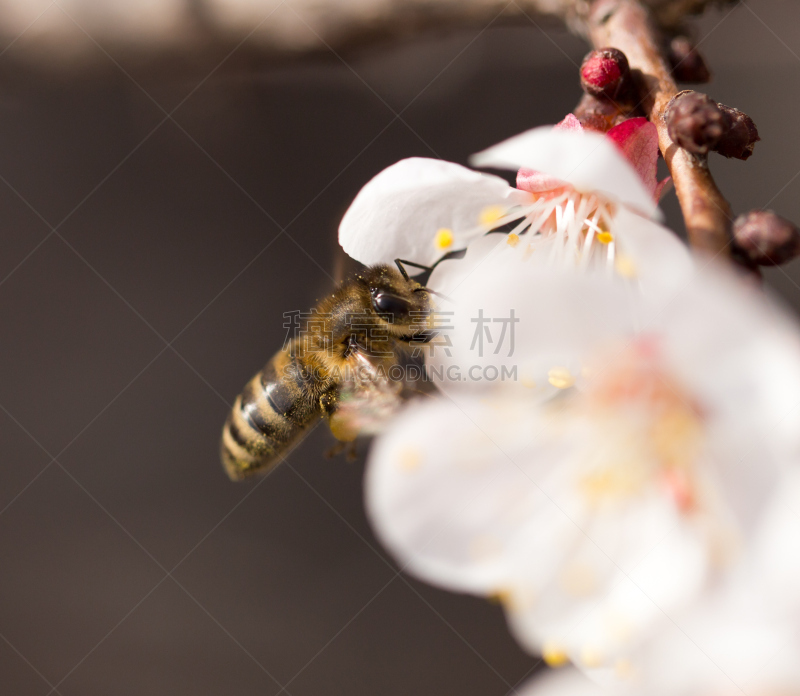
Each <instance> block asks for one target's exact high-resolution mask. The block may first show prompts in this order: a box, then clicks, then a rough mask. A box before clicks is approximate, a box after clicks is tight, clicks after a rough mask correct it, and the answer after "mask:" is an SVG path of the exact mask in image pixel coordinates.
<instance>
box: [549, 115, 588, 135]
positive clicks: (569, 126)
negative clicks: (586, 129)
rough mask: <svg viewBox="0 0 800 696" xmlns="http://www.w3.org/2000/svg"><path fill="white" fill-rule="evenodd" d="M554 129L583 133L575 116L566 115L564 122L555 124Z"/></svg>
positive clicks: (581, 126)
mask: <svg viewBox="0 0 800 696" xmlns="http://www.w3.org/2000/svg"><path fill="white" fill-rule="evenodd" d="M554 128H558V129H559V130H568V131H579V132H580V131H583V124H582V123H581V122H580V121H579V120H578V117H577V116H575V114H567V115H566V116H564V120H563V121H561V122H560V123H556V125H555V126H554Z"/></svg>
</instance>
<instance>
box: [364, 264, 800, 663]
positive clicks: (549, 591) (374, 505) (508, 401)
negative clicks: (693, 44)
mask: <svg viewBox="0 0 800 696" xmlns="http://www.w3.org/2000/svg"><path fill="white" fill-rule="evenodd" d="M495 270H496V273H493V274H489V275H488V276H486V277H484V279H483V283H482V286H483V290H482V291H481V289H480V288H478V287H477V286H472V287H470V288H468V289H467V290H466V291H465V292H463V293H462V294H461V295H460V296H459V299H461V300H462V302H461V304H460V305H459V306H460V307H461V310H462V314H461V315H457V317H460V320H459V322H458V323H457V324H456V326H455V327H454V330H455V333H457V334H458V333H464V332H466V333H467V334H469V333H470V332H474V326H475V325H474V324H473V325H472V326H470V325H469V320H467V325H466V326H463V325H462V324H463V321H464V319H465V317H467V316H468V315H469V313H470V312H477V311H478V310H479V309H483V310H485V314H484V316H489V317H492V316H495V317H496V316H500V315H501V314H502V315H503V316H507V315H508V314H509V312H510V310H514V311H515V312H516V317H517V318H518V319H519V323H518V325H517V326H518V330H517V334H516V343H515V346H514V355H513V356H512V357H510V358H509V357H508V356H507V355H503V356H502V360H500V359H499V357H498V356H497V355H495V354H494V353H493V354H492V355H491V356H490V357H486V356H484V360H483V362H477V363H476V364H478V366H479V372H481V373H482V374H483V375H486V374H487V371H488V370H489V369H490V367H491V366H492V365H494V367H495V368H496V369H497V371H498V372H499V371H500V369H502V368H503V367H505V368H506V369H507V370H508V371H509V372H510V371H512V368H514V367H515V366H517V367H518V368H519V370H520V374H519V375H518V379H509V380H507V381H506V382H503V383H500V382H498V381H494V382H493V383H491V384H490V385H487V388H486V389H479V388H477V386H475V385H474V384H473V387H472V388H470V389H467V390H464V391H463V392H460V393H455V392H453V394H448V395H447V396H446V397H442V398H440V399H438V400H435V401H432V402H430V403H428V404H425V405H416V404H415V405H414V407H413V408H409V409H408V410H407V411H406V412H405V413H404V414H402V415H401V416H400V417H399V418H398V419H397V421H396V422H394V423H393V424H392V426H391V427H390V428H389V429H388V430H387V432H385V433H384V435H383V436H381V437H380V438H379V439H378V440H377V442H376V444H375V446H374V447H373V450H372V454H371V458H370V462H369V468H368V473H367V488H366V495H367V506H368V510H369V513H370V516H371V519H372V522H373V524H374V526H375V528H376V530H377V533H378V534H379V536H380V538H381V539H382V540H383V541H384V542H385V543H386V545H387V546H388V548H389V549H390V550H391V551H392V552H393V553H394V554H395V555H396V556H397V558H398V559H399V561H400V562H401V564H402V565H403V566H404V567H407V568H408V569H409V570H410V571H411V572H413V573H415V574H416V575H418V576H419V577H421V578H423V579H426V580H428V581H430V582H433V583H435V584H438V585H441V586H443V587H447V588H450V589H453V590H457V591H464V592H471V593H475V594H480V595H494V596H496V597H498V598H500V599H501V600H502V601H503V603H504V605H505V607H506V609H507V614H508V617H509V622H510V625H511V627H512V630H513V631H514V633H515V635H516V636H517V637H518V639H519V640H520V641H521V642H522V643H523V644H524V645H525V646H527V647H528V648H529V649H531V650H533V651H541V652H542V654H543V655H544V657H545V659H546V660H547V661H548V662H550V663H551V664H563V663H565V662H566V661H568V660H572V661H574V662H575V663H576V664H578V665H579V666H581V667H583V668H585V669H613V668H614V666H615V665H618V664H622V663H620V660H623V659H624V658H625V657H626V656H627V655H629V654H630V653H631V650H632V646H635V645H637V643H638V642H639V641H641V640H642V639H643V637H644V636H646V635H647V634H648V633H649V632H650V631H651V630H652V629H653V627H654V626H655V625H657V624H658V623H660V622H662V621H663V620H664V617H670V616H672V615H673V614H674V613H675V612H678V611H680V610H681V609H682V608H684V607H686V606H690V604H691V602H692V600H694V599H695V598H696V597H698V596H699V595H700V594H701V593H702V592H704V591H706V590H707V589H708V588H709V587H711V586H713V585H714V584H715V583H718V582H720V581H721V580H723V579H724V578H725V577H726V576H727V574H729V573H730V572H732V568H734V567H735V564H736V561H737V559H738V558H739V557H740V552H741V549H742V548H743V547H744V545H745V543H746V541H747V539H748V538H749V537H750V536H751V535H752V534H753V531H754V529H755V528H756V524H757V523H758V522H759V521H761V520H762V518H763V517H764V515H765V510H766V508H767V503H768V501H769V500H770V499H771V498H772V496H773V495H774V492H775V489H776V486H777V485H778V482H779V480H780V477H781V475H782V473H781V472H782V471H783V470H784V469H785V468H786V467H787V466H788V463H789V462H793V461H795V460H796V459H797V456H798V453H799V452H800V413H799V412H798V408H797V407H798V402H799V401H800V341H798V336H797V334H796V330H795V328H794V326H793V324H792V323H791V322H790V321H789V320H788V319H787V318H786V317H785V316H784V315H783V314H782V312H781V311H780V310H778V309H776V308H775V307H774V306H773V305H772V304H770V303H768V302H767V301H766V300H765V299H764V298H763V297H761V296H760V295H758V294H757V293H756V292H755V291H751V290H748V289H746V288H743V287H741V286H740V284H739V283H738V281H736V280H735V279H732V278H728V277H726V276H721V275H719V274H718V273H716V272H715V273H711V272H710V271H709V269H705V271H704V276H703V277H701V276H700V275H699V274H697V275H692V276H691V279H690V280H689V281H687V282H685V285H684V287H683V288H682V289H681V290H680V291H675V292H674V294H673V295H672V296H671V298H670V299H669V301H666V300H665V299H664V297H658V298H655V297H651V296H646V295H642V294H640V293H632V292H631V291H630V287H629V285H628V284H626V283H624V282H623V281H621V280H620V279H613V278H611V279H609V278H600V277H598V276H593V275H587V276H582V275H578V276H576V275H574V274H563V273H560V274H548V273H546V272H542V273H537V274H530V273H524V272H520V269H519V267H511V268H507V269H503V268H502V267H500V266H498V267H495ZM456 344H458V345H460V346H462V347H463V346H464V345H465V342H464V341H463V340H457V341H456ZM458 360H463V361H465V362H461V363H460V364H461V365H463V366H464V367H466V366H467V365H469V364H470V363H469V356H468V355H467V354H466V353H464V352H463V348H462V353H460V354H459V357H458ZM484 383H486V380H484ZM542 385H547V387H548V389H549V390H550V393H552V392H553V391H556V392H558V398H555V399H550V400H549V401H547V402H545V403H542V402H541V400H540V399H537V398H536V394H537V389H539V388H540V387H541V386H542Z"/></svg>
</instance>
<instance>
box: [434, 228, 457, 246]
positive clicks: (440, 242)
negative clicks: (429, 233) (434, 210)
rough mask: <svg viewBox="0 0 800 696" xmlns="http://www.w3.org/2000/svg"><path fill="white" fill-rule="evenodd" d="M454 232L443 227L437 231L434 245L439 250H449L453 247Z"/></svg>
mask: <svg viewBox="0 0 800 696" xmlns="http://www.w3.org/2000/svg"><path fill="white" fill-rule="evenodd" d="M453 239H454V238H453V230H451V229H450V228H449V227H442V228H440V229H438V230H437V231H436V236H435V237H434V238H433V243H434V244H435V245H436V248H437V249H449V248H450V247H451V246H453Z"/></svg>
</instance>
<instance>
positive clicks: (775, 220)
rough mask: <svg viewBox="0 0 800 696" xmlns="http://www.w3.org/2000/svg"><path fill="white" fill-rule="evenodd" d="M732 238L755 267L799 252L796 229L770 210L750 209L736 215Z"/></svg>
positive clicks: (773, 262) (798, 236) (775, 262)
mask: <svg viewBox="0 0 800 696" xmlns="http://www.w3.org/2000/svg"><path fill="white" fill-rule="evenodd" d="M733 241H734V244H735V246H736V247H737V248H738V249H739V250H740V251H741V253H742V254H743V255H744V256H745V257H746V258H747V259H749V260H750V261H751V262H753V263H755V264H758V265H759V266H777V265H778V264H782V263H786V262H787V261H791V260H792V259H793V258H795V257H796V256H797V255H798V254H800V230H798V229H797V227H795V226H794V225H793V224H792V223H791V222H789V221H788V220H787V219H785V218H782V217H781V216H780V215H776V214H775V213H773V212H772V211H771V210H753V211H751V212H749V213H745V214H744V215H740V216H739V217H738V218H736V220H735V221H734V223H733Z"/></svg>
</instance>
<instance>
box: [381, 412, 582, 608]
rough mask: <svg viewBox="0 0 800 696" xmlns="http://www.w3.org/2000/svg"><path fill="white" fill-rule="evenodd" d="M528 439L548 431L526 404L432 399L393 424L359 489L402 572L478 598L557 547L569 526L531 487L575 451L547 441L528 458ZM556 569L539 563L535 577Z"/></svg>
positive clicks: (547, 561) (551, 559) (549, 561)
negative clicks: (533, 557) (457, 402)
mask: <svg viewBox="0 0 800 696" xmlns="http://www.w3.org/2000/svg"><path fill="white" fill-rule="evenodd" d="M533 432H541V433H544V434H546V433H547V432H548V428H546V427H545V425H544V423H540V422H538V421H537V420H536V416H535V413H534V412H533V411H532V410H531V407H530V405H529V404H526V403H525V402H514V403H511V404H508V405H503V404H502V403H500V404H494V405H492V406H489V405H486V404H483V403H481V402H480V401H478V400H472V401H470V402H468V403H464V404H461V405H459V406H456V405H455V404H453V403H452V402H450V401H448V400H446V399H438V400H432V401H431V402H430V403H427V404H423V405H419V404H414V405H413V406H412V407H410V408H409V409H407V411H406V412H405V413H404V414H402V415H401V416H400V418H398V419H397V421H396V422H395V423H394V424H393V427H392V428H391V429H390V430H389V431H387V432H386V433H385V434H384V435H383V436H381V437H380V438H379V439H378V440H377V442H376V443H375V445H374V446H373V449H372V452H371V454H370V459H369V464H368V470H367V476H366V486H365V488H366V502H367V510H368V513H369V515H370V518H371V521H372V523H373V525H374V527H375V529H376V531H377V533H378V535H379V537H380V538H381V539H382V541H383V542H384V543H385V544H386V545H387V546H388V548H389V549H390V550H391V551H392V552H393V553H394V554H395V556H396V557H397V558H398V560H399V561H400V563H401V566H402V567H404V568H405V567H407V568H408V570H409V571H411V572H413V573H415V574H416V575H418V576H420V577H421V578H423V579H425V580H427V581H428V582H432V583H434V584H438V585H441V586H443V587H447V588H449V589H453V590H457V591H465V592H473V593H477V594H484V595H485V594H489V593H492V592H497V591H501V590H503V589H504V588H505V587H507V586H508V584H509V581H510V579H511V578H512V577H514V575H515V573H514V571H513V568H514V567H515V566H516V565H518V564H519V563H520V562H522V561H523V560H524V559H525V558H527V557H529V556H530V555H537V553H536V552H537V547H538V546H541V545H544V547H545V549H546V548H547V547H549V546H552V544H553V543H555V544H558V542H559V533H558V529H557V528H558V527H565V526H566V528H567V529H571V528H572V527H573V526H574V525H572V523H571V521H570V520H569V519H568V518H567V517H566V516H565V515H564V513H563V512H562V511H561V510H559V509H558V507H557V506H556V505H554V503H553V502H552V501H551V500H549V498H548V497H547V495H546V494H545V493H543V491H542V489H541V487H540V486H539V485H538V484H537V482H536V479H537V476H538V473H537V467H542V466H545V467H549V466H550V464H549V463H550V462H554V461H556V462H557V461H559V460H560V459H561V458H562V456H563V454H559V452H560V451H561V450H562V449H564V448H566V449H567V450H569V449H570V448H572V447H573V443H571V442H570V441H568V440H564V439H562V440H555V441H553V440H547V439H546V438H545V439H543V440H541V441H540V443H539V445H538V447H535V448H534V449H533V450H532V449H531V446H530V444H529V442H528V441H529V439H530V437H531V434H532V433H533ZM537 454H538V455H539V456H536V455H537ZM543 530H546V533H544V531H543ZM532 535H535V536H536V538H537V540H538V541H536V542H532V540H531V538H532ZM557 562H558V558H557V554H556V555H555V556H554V555H553V554H546V555H542V556H539V567H540V568H542V569H543V568H545V567H547V568H552V567H553V564H554V563H556V564H557Z"/></svg>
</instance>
